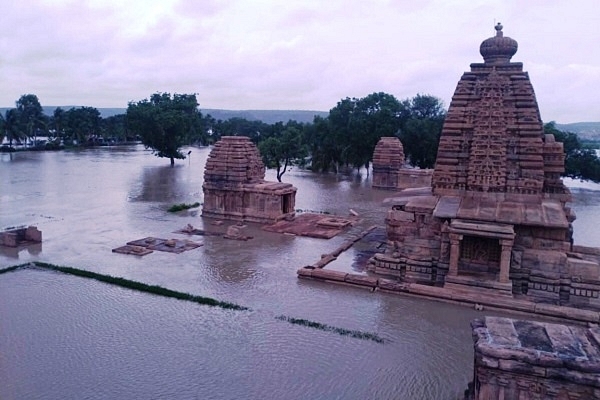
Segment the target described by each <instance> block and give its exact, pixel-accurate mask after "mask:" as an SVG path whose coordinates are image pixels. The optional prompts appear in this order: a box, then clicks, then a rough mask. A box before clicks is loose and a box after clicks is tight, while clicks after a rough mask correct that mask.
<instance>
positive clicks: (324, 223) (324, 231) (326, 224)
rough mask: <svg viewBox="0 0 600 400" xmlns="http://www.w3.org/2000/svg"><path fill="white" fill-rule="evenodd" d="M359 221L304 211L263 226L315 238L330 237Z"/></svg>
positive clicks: (269, 230)
mask: <svg viewBox="0 0 600 400" xmlns="http://www.w3.org/2000/svg"><path fill="white" fill-rule="evenodd" d="M358 221H359V218H357V217H354V216H350V217H337V216H333V215H323V214H312V213H305V214H300V215H297V216H295V217H294V218H291V219H285V220H281V221H277V222H276V223H274V224H272V225H267V226H264V227H263V229H264V230H265V231H268V232H276V233H288V234H293V235H298V236H307V237H313V238H317V239H331V238H332V237H334V236H336V235H338V234H340V233H341V232H342V231H344V229H346V228H349V227H350V226H352V225H354V224H355V223H357V222H358Z"/></svg>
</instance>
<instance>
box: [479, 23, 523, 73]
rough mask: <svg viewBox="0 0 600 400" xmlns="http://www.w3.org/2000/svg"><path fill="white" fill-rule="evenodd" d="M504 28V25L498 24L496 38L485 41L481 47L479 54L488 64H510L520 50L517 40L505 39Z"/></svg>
mask: <svg viewBox="0 0 600 400" xmlns="http://www.w3.org/2000/svg"><path fill="white" fill-rule="evenodd" d="M502 28H503V26H502V24H501V23H500V22H498V24H496V26H495V27H494V29H496V36H494V37H491V38H489V39H486V40H484V41H483V42H482V43H481V46H479V52H480V53H481V55H482V56H483V60H484V62H485V63H486V64H503V63H508V62H510V59H511V58H512V56H514V55H515V53H516V52H517V49H518V48H519V44H518V43H517V41H516V40H514V39H511V38H509V37H504V34H503V33H502Z"/></svg>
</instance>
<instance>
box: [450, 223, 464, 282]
mask: <svg viewBox="0 0 600 400" xmlns="http://www.w3.org/2000/svg"><path fill="white" fill-rule="evenodd" d="M449 237H450V265H449V269H448V275H450V276H457V275H458V259H459V258H460V241H461V240H462V238H463V236H462V235H459V234H458V233H451V234H450V235H449Z"/></svg>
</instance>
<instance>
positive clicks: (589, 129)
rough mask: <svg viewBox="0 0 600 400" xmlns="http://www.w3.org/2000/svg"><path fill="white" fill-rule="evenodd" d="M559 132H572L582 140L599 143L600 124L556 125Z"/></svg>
mask: <svg viewBox="0 0 600 400" xmlns="http://www.w3.org/2000/svg"><path fill="white" fill-rule="evenodd" d="M556 128H557V129H559V130H561V131H566V132H573V133H575V134H577V137H579V138H580V139H583V140H594V141H600V122H574V123H572V124H556Z"/></svg>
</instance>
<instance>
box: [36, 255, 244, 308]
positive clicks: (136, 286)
mask: <svg viewBox="0 0 600 400" xmlns="http://www.w3.org/2000/svg"><path fill="white" fill-rule="evenodd" d="M34 264H35V265H36V266H38V267H40V268H45V269H50V270H53V271H59V272H62V273H65V274H70V275H75V276H80V277H83V278H90V279H95V280H97V281H100V282H105V283H110V284H112V285H117V286H121V287H124V288H128V289H133V290H138V291H140V292H146V293H152V294H156V295H159V296H164V297H171V298H174V299H179V300H186V301H191V302H194V303H198V304H203V305H207V306H211V307H220V308H225V309H229V310H241V311H243V310H248V308H247V307H244V306H240V305H237V304H234V303H228V302H225V301H219V300H215V299H212V298H210V297H203V296H196V295H193V294H189V293H183V292H177V291H175V290H171V289H167V288H164V287H161V286H156V285H147V284H145V283H141V282H136V281H131V280H129V279H125V278H119V277H115V276H110V275H103V274H98V273H95V272H91V271H86V270H83V269H77V268H71V267H61V266H58V265H53V264H48V263H43V262H35V263H34Z"/></svg>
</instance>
